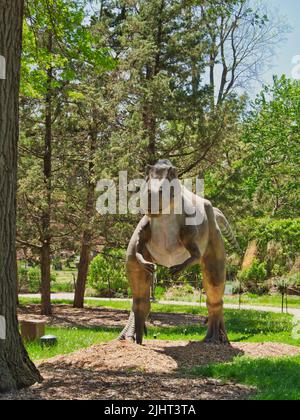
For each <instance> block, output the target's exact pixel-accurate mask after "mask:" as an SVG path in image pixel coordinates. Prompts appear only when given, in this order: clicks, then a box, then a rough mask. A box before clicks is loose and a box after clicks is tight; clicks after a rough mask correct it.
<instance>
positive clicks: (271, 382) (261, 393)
mask: <svg viewBox="0 0 300 420" xmlns="http://www.w3.org/2000/svg"><path fill="white" fill-rule="evenodd" d="M189 373H191V374H192V375H195V376H204V377H211V378H216V379H222V380H226V381H227V380H233V381H235V382H238V383H242V384H245V385H248V386H255V387H256V388H257V389H258V394H257V396H256V398H257V399H260V400H300V357H299V356H298V357H293V358H284V359H248V358H237V359H236V360H234V361H233V362H232V363H224V364H212V365H209V366H201V367H197V368H194V369H192V370H191V371H189Z"/></svg>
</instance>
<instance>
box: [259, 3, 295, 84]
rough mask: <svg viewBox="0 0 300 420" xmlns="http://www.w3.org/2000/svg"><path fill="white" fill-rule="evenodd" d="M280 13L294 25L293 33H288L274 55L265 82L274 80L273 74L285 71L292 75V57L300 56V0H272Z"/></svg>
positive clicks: (289, 75)
mask: <svg viewBox="0 0 300 420" xmlns="http://www.w3.org/2000/svg"><path fill="white" fill-rule="evenodd" d="M270 4H273V5H274V6H275V7H276V9H277V10H278V13H280V14H281V15H285V16H286V17H287V22H288V23H289V24H290V25H291V26H292V30H291V33H289V34H287V35H286V38H287V40H286V41H284V42H283V43H282V45H281V46H280V48H279V49H278V53H277V56H275V57H274V67H273V68H272V69H271V70H269V71H268V72H267V73H266V74H265V75H264V77H263V79H264V81H265V82H270V81H271V80H272V76H273V74H278V75H281V74H283V73H285V74H286V75H287V76H288V77H291V75H292V69H293V67H294V65H293V64H292V59H293V57H295V56H297V55H298V56H300V1H299V0H270Z"/></svg>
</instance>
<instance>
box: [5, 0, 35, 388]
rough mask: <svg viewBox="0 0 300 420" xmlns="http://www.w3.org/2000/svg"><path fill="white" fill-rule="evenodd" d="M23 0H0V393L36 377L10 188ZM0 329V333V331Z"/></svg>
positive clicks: (13, 178) (14, 161)
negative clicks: (22, 325)
mask: <svg viewBox="0 0 300 420" xmlns="http://www.w3.org/2000/svg"><path fill="white" fill-rule="evenodd" d="M23 7H24V2H23V0H1V1H0V53H1V55H3V56H4V57H5V58H6V60H7V68H6V79H4V80H0V113H1V114H0V123H1V126H0V197H1V198H0V316H1V317H2V319H4V320H5V324H6V338H5V339H3V337H1V339H0V392H4V391H8V390H12V389H19V388H22V387H26V386H30V385H32V384H34V383H35V382H37V381H40V380H41V377H40V375H39V373H38V371H37V369H36V368H35V366H34V365H33V364H32V362H31V361H30V359H29V357H28V355H27V353H26V350H25V348H24V346H23V343H22V340H21V337H20V334H19V330H18V322H17V311H16V287H17V273H16V248H15V241H16V191H17V143H18V136H19V129H18V127H19V120H18V109H19V80H20V59H21V40H22V21H23ZM2 333H3V331H2Z"/></svg>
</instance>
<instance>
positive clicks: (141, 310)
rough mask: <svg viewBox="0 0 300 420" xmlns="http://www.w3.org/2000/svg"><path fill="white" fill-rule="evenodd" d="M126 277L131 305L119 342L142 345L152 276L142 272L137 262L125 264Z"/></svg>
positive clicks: (148, 309) (144, 271) (148, 310)
mask: <svg viewBox="0 0 300 420" xmlns="http://www.w3.org/2000/svg"><path fill="white" fill-rule="evenodd" d="M127 275H128V279H129V284H130V287H131V290H132V296H133V305H132V312H131V314H130V317H129V321H128V324H127V326H126V327H125V328H124V330H123V331H122V333H121V335H120V337H119V339H120V340H126V339H128V340H133V341H134V340H136V342H137V344H142V342H143V335H144V333H146V325H145V324H146V320H147V318H148V315H149V312H150V289H151V281H152V275H151V274H150V273H148V272H147V271H146V270H144V269H143V268H142V267H141V266H140V264H139V263H138V262H137V261H130V262H129V263H128V264H127Z"/></svg>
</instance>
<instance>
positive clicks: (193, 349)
mask: <svg viewBox="0 0 300 420" xmlns="http://www.w3.org/2000/svg"><path fill="white" fill-rule="evenodd" d="M39 310H40V307H39V306H38V305H34V306H26V307H22V308H21V309H20V310H19V318H20V319H24V318H29V317H30V318H37V319H41V318H42V317H41V316H40V315H39ZM44 319H45V321H47V323H48V325H55V326H63V327H85V328H86V327H106V328H107V327H109V328H114V327H115V328H120V327H122V326H124V325H125V323H126V321H127V319H128V312H127V311H120V310H114V309H110V308H87V309H84V310H78V309H73V308H71V307H70V306H65V305H55V306H54V315H53V316H52V317H49V318H47V317H45V318H44ZM202 321H203V318H202V317H200V316H198V315H186V314H157V313H155V314H153V315H152V323H153V324H154V325H157V326H166V327H167V326H176V325H177V326H178V325H191V324H199V323H200V322H202ZM298 354H300V348H297V347H293V346H288V345H284V344H278V343H262V344H256V343H233V344H232V346H212V345H207V344H204V343H202V342H200V341H199V342H187V341H160V340H152V341H145V345H144V346H137V345H135V344H133V343H129V342H118V341H112V342H109V343H103V344H99V345H95V346H92V347H90V348H88V349H83V350H79V351H77V352H75V353H73V354H69V355H65V356H57V357H55V358H52V359H49V360H46V361H43V362H40V363H39V364H38V366H39V369H40V371H41V373H42V375H43V377H44V382H43V383H42V384H37V385H34V386H33V387H31V388H30V389H27V390H22V391H20V392H18V393H11V394H7V395H3V396H1V397H0V400H1V399H11V400H41V399H42V400H43V399H46V400H78V399H83V400H92V399H93V400H94V399H99V400H109V399H112V400H118V399H122V400H123V399H124V400H141V399H143V400H153V399H157V400H165V399H170V400H228V399H230V400H244V399H248V398H250V397H251V396H252V395H253V394H254V393H255V392H256V391H255V389H253V388H250V387H246V386H242V385H237V384H234V383H228V382H227V383H223V382H221V381H218V380H214V379H206V378H195V377H189V376H187V375H185V374H183V373H182V368H190V367H193V366H201V365H207V364H210V363H226V362H231V361H232V360H233V359H234V358H235V357H237V356H241V355H246V356H249V357H254V358H259V357H276V356H280V357H282V356H295V355H298Z"/></svg>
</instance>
